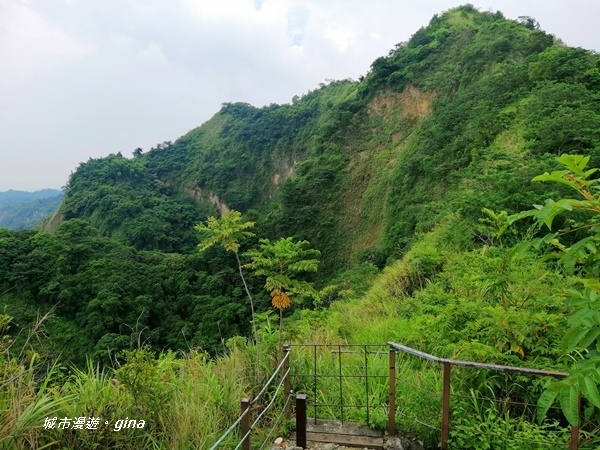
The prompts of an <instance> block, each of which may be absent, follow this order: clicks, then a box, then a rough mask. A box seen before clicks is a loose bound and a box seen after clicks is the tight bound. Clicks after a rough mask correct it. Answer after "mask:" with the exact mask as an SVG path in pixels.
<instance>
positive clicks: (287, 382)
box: [283, 344, 292, 420]
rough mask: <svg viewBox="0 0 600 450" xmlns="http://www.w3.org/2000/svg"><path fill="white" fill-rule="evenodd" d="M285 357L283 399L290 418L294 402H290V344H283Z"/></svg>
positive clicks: (287, 418)
mask: <svg viewBox="0 0 600 450" xmlns="http://www.w3.org/2000/svg"><path fill="white" fill-rule="evenodd" d="M283 357H284V358H285V360H284V363H283V376H284V377H285V378H284V379H283V401H284V402H285V403H284V404H285V419H286V420H290V419H291V418H292V403H291V402H290V399H291V397H290V396H291V395H292V386H291V383H290V346H289V345H288V344H286V345H284V346H283Z"/></svg>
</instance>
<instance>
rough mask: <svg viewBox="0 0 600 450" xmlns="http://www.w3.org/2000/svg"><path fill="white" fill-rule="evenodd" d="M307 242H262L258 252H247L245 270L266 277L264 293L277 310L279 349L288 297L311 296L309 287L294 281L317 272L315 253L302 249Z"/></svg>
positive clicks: (289, 300) (283, 239) (254, 250)
mask: <svg viewBox="0 0 600 450" xmlns="http://www.w3.org/2000/svg"><path fill="white" fill-rule="evenodd" d="M308 244H309V242H308V241H298V242H294V241H293V239H292V238H291V237H288V238H281V239H279V240H277V241H275V242H271V241H270V240H269V239H261V240H260V245H259V247H258V248H257V249H251V250H248V251H247V252H246V253H244V255H245V256H247V257H249V258H250V259H251V262H250V263H248V264H246V265H245V266H244V267H248V268H249V269H252V270H253V271H254V273H255V274H256V275H261V276H264V277H266V280H265V289H266V290H267V291H268V292H269V293H270V294H271V297H272V300H271V303H272V305H273V306H274V307H275V308H277V309H278V310H279V347H280V348H281V333H282V329H283V310H284V309H285V308H287V307H288V306H290V305H291V298H290V296H305V295H310V294H312V293H314V289H313V287H312V285H311V284H310V283H308V282H306V281H300V280H297V279H295V278H294V276H296V275H297V274H299V273H302V272H316V271H317V269H318V267H319V260H318V259H317V257H318V256H319V255H320V254H321V252H319V251H318V250H314V249H305V248H304V247H306V246H307V245H308Z"/></svg>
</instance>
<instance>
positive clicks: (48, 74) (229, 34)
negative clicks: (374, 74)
mask: <svg viewBox="0 0 600 450" xmlns="http://www.w3.org/2000/svg"><path fill="white" fill-rule="evenodd" d="M463 3H466V2H462V3H461V2H458V1H449V0H412V1H405V0H0V146H1V147H0V191H5V190H8V189H20V190H36V189H42V188H47V187H52V188H59V187H61V186H64V185H65V183H66V181H67V179H68V176H69V174H70V172H71V171H73V170H75V169H76V167H77V166H78V164H79V163H80V162H82V161H87V160H88V159H89V158H90V157H93V158H97V157H100V156H105V155H108V154H109V153H116V152H118V151H120V152H122V153H123V154H124V155H126V156H131V152H132V151H133V150H134V149H135V148H137V147H142V148H144V149H145V150H148V149H150V148H151V147H153V146H154V145H156V144H157V143H159V142H163V141H167V140H175V139H176V138H178V137H179V136H181V135H183V134H185V133H186V132H188V131H189V130H190V129H192V128H195V127H197V126H199V125H200V124H202V123H203V122H205V121H206V120H208V119H209V118H210V117H211V116H212V115H213V114H214V113H216V112H217V111H218V110H219V108H220V105H221V103H223V102H237V101H240V102H248V103H251V104H253V105H255V106H263V105H266V104H270V103H289V102H290V101H291V99H292V97H293V96H294V95H301V94H303V93H306V92H307V91H309V90H312V89H315V88H316V87H317V86H318V84H319V83H321V82H324V81H325V79H344V78H353V79H357V78H358V77H359V76H360V75H364V74H366V73H367V71H368V69H369V66H370V65H371V63H372V62H373V60H375V59H376V58H377V57H379V56H382V55H387V53H388V51H389V50H390V49H391V48H393V46H394V44H396V43H398V42H401V41H406V40H408V39H409V38H410V36H411V35H412V34H413V33H414V32H415V31H417V30H418V29H419V28H420V27H421V26H423V25H426V24H427V23H428V22H429V20H430V19H431V17H432V16H433V14H436V13H440V12H442V11H445V10H447V9H449V8H452V7H454V6H458V5H459V4H463ZM471 3H472V4H473V5H475V6H476V7H478V8H480V9H482V10H493V11H496V10H500V11H502V12H503V13H504V15H505V16H506V17H509V18H513V19H516V18H517V17H518V16H521V15H527V16H532V17H534V18H535V19H537V20H538V21H539V22H540V24H541V26H542V28H543V29H544V30H546V31H548V32H549V33H552V34H554V35H556V36H557V37H559V38H561V39H562V40H563V41H564V42H565V43H566V44H568V45H571V46H578V47H584V48H587V49H593V50H600V28H599V27H598V23H597V21H598V18H600V1H599V0H569V1H565V0H496V1H488V0H480V1H479V0H475V1H472V2H471Z"/></svg>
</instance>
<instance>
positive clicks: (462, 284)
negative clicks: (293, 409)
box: [0, 5, 600, 448]
mask: <svg viewBox="0 0 600 450" xmlns="http://www.w3.org/2000/svg"><path fill="white" fill-rule="evenodd" d="M567 155H587V156H588V157H589V160H588V159H577V158H575V159H570V158H572V157H570V156H567ZM584 163H585V164H584ZM586 164H587V165H586ZM590 167H600V56H599V55H597V54H596V53H594V52H591V51H587V50H584V49H580V48H570V47H567V46H565V45H564V44H563V43H562V42H561V41H560V40H559V39H558V38H556V37H554V36H552V35H549V34H547V33H545V32H544V31H543V30H541V29H540V28H539V25H538V24H537V22H536V21H535V20H534V19H531V18H524V19H523V20H521V21H513V20H507V19H505V18H504V17H503V15H502V14H501V13H500V12H496V13H491V12H480V11H478V10H477V9H475V8H474V7H472V6H470V5H466V6H461V7H458V8H455V9H452V10H450V11H447V12H444V13H443V14H440V15H439V16H438V15H436V16H435V17H433V18H432V19H431V21H430V23H429V25H428V26H426V27H423V28H421V29H419V30H418V31H417V32H416V33H415V34H414V35H413V36H412V37H411V39H410V40H409V41H408V42H401V43H398V44H397V45H396V46H395V48H393V49H392V50H390V52H389V54H388V55H386V56H382V57H380V58H378V59H376V60H375V61H374V62H373V64H372V65H371V67H370V70H369V71H368V73H367V74H366V75H365V76H364V77H361V79H360V80H358V81H354V80H339V81H330V82H327V83H324V84H322V85H320V86H319V87H318V88H316V89H315V90H313V91H311V92H308V93H306V94H304V95H301V96H297V97H295V98H294V99H293V101H292V103H291V104H284V105H270V106H266V107H263V108H256V107H253V106H251V105H249V104H244V103H227V104H223V105H222V108H221V110H220V111H219V112H217V113H216V114H215V115H214V116H213V117H212V118H211V119H210V120H209V121H207V122H206V123H204V124H202V125H201V126H200V127H198V128H196V129H194V130H192V131H190V132H189V133H188V134H186V135H185V136H183V137H181V138H179V139H177V140H176V141H175V142H164V143H162V144H158V145H157V146H156V147H155V148H152V149H150V150H148V151H143V150H142V149H136V150H134V151H133V155H132V157H131V158H128V157H125V156H123V155H122V154H120V153H117V154H111V155H109V156H107V157H105V158H100V159H90V160H89V161H87V162H84V163H82V164H81V165H80V166H79V167H78V168H77V170H76V171H75V172H74V173H73V174H72V175H71V177H70V178H69V180H68V183H67V185H66V188H65V196H64V200H63V201H62V203H61V205H60V206H59V208H58V209H57V211H55V213H54V214H53V216H52V217H51V218H49V219H47V220H46V222H45V223H44V224H43V226H42V229H41V230H39V231H10V230H8V229H0V275H1V276H0V306H1V307H2V312H3V313H4V314H5V315H4V316H1V317H2V320H3V322H0V329H2V330H3V332H4V337H3V340H0V351H2V352H3V353H1V354H0V392H1V393H2V397H0V402H2V403H1V404H0V406H1V407H2V408H3V409H0V414H2V417H0V422H2V423H3V424H4V425H0V431H2V430H3V429H5V430H8V431H7V433H8V432H10V433H12V437H10V438H6V439H5V440H3V441H0V442H1V443H2V445H5V446H6V448H13V447H11V446H17V448H18V447H19V446H21V447H23V448H25V447H27V445H28V444H27V443H28V442H29V443H32V442H33V443H35V445H43V444H49V443H51V442H54V441H55V440H58V441H62V442H63V445H66V446H67V447H69V446H71V447H76V448H88V447H89V448H112V447H114V446H119V447H120V448H148V447H149V446H150V445H154V446H156V447H157V448H189V446H195V447H199V448H206V447H207V446H208V445H209V444H210V443H211V442H212V441H214V439H215V438H216V436H218V434H219V431H221V430H223V429H226V428H227V427H228V426H229V424H230V423H231V422H232V421H233V420H234V419H235V414H236V412H237V409H236V408H237V403H236V402H238V401H239V398H240V396H241V395H242V393H248V392H252V390H253V389H256V387H257V386H259V385H260V384H261V382H262V381H264V376H265V374H266V373H268V371H269V370H270V368H271V367H272V365H273V361H274V359H275V357H276V355H277V354H278V347H279V344H280V342H282V341H283V340H285V341H290V340H291V341H294V342H323V343H331V342H335V343H339V342H347V343H377V344H381V343H385V342H387V341H390V340H395V341H397V342H400V343H403V344H406V345H410V346H412V347H415V348H418V349H420V350H422V351H426V352H430V353H434V354H436V355H438V356H440V357H452V358H458V359H464V360H475V361H483V362H488V363H499V364H509V365H516V366H525V367H535V368H545V369H549V370H562V371H566V372H569V371H573V370H574V371H575V372H576V373H579V375H580V376H581V377H583V378H579V380H580V381H579V382H578V381H568V380H567V381H566V382H564V384H562V385H560V386H557V385H550V388H549V389H547V390H545V391H544V389H545V387H546V385H547V384H548V380H541V381H540V380H538V381H531V380H526V379H517V380H512V379H508V378H502V377H498V378H494V377H493V376H483V375H482V376H479V377H476V376H474V375H466V374H464V378H463V380H462V383H461V385H460V387H459V386H457V387H456V389H457V390H459V389H465V390H466V391H469V389H471V392H475V393H477V392H482V393H485V395H490V392H492V393H493V395H497V396H498V398H503V396H510V397H511V398H513V399H516V400H519V401H524V402H533V403H535V402H537V401H538V398H540V396H541V395H542V393H543V398H544V399H545V403H544V402H542V406H549V405H550V404H551V403H552V401H553V400H554V399H557V401H559V403H560V405H561V406H562V407H563V409H564V410H566V411H567V412H566V419H565V417H564V416H563V415H561V414H559V413H557V412H556V411H555V412H552V411H554V410H552V411H551V412H550V413H549V414H550V416H549V419H547V422H544V421H543V420H544V419H543V417H541V418H540V420H542V423H541V424H538V425H536V424H535V423H534V418H533V417H530V416H528V415H527V414H526V413H523V414H522V415H521V416H519V417H512V416H510V415H509V414H508V413H507V414H505V412H504V411H501V410H500V409H495V407H488V408H487V409H486V410H473V405H470V404H469V403H468V402H463V403H460V405H459V408H462V411H463V413H464V414H462V418H461V419H460V420H458V419H457V420H458V421H457V422H456V423H455V424H454V432H455V434H454V435H453V439H454V441H453V442H454V445H455V447H454V448H513V447H510V446H506V447H502V445H505V444H498V443H497V442H496V443H494V442H491V443H490V442H488V441H485V442H484V441H483V440H482V439H484V438H482V437H481V433H480V431H481V427H482V424H487V425H488V431H489V430H491V431H495V432H496V433H500V434H502V433H504V432H505V431H506V430H508V429H510V430H511V431H510V434H513V435H519V436H522V437H523V436H525V437H526V438H527V439H533V440H535V439H538V438H539V439H540V440H542V441H543V440H544V439H547V438H548V436H547V433H549V431H548V428H549V427H550V425H551V424H552V423H554V425H556V426H554V425H553V426H554V428H557V427H558V429H559V431H560V430H562V431H560V432H564V430H565V429H566V426H567V425H568V422H567V420H569V421H572V420H571V419H572V414H569V411H572V407H571V406H572V404H573V401H576V399H577V395H578V393H579V391H581V390H583V393H584V402H585V405H584V406H585V411H586V420H589V421H590V424H591V425H590V424H588V425H589V427H591V428H590V429H592V430H594V426H595V425H594V424H595V423H597V421H596V422H594V421H595V420H596V416H595V414H596V412H595V411H596V410H595V409H594V407H600V395H598V393H597V390H594V389H593V388H592V387H590V386H593V385H594V383H596V382H597V381H598V380H599V379H600V375H598V373H599V372H598V371H597V370H596V368H595V367H597V366H595V365H594V364H596V363H595V362H594V361H595V360H594V359H593V357H594V356H595V354H596V349H595V345H596V342H597V338H598V336H600V329H598V328H597V324H598V323H600V321H598V319H597V315H598V312H597V311H598V308H597V305H596V303H597V300H596V297H595V295H596V294H595V293H596V292H600V288H599V287H598V286H599V285H598V282H597V279H598V276H599V274H598V267H600V266H598V264H597V261H598V260H599V259H598V257H597V256H596V250H595V248H596V247H595V245H596V243H597V242H599V241H600V238H598V239H596V237H597V236H598V234H597V233H598V230H597V226H596V221H595V219H594V217H593V215H594V214H596V213H598V212H600V209H598V208H599V207H598V205H597V204H596V203H593V202H594V201H596V202H597V199H598V197H597V196H598V194H597V190H596V185H595V181H594V180H595V178H594V177H597V174H594V172H586V170H588V169H589V168H590ZM560 170H563V172H557V171H560ZM544 173H548V174H554V175H547V176H546V177H545V178H544V176H542V177H541V178H540V177H538V178H537V180H538V181H535V182H534V181H532V180H533V179H534V177H536V176H539V175H541V174H544ZM557 174H558V175H557ZM565 180H567V181H568V182H565ZM539 181H558V182H554V183H543V182H539ZM573 189H575V190H577V191H578V193H579V194H581V195H583V198H584V200H582V201H584V202H587V203H574V202H575V201H574V200H573V201H558V199H561V198H563V199H564V198H569V197H571V196H572V195H573V194H572V191H573ZM549 199H554V200H556V202H554V203H553V202H552V201H551V200H549ZM545 202H546V203H545ZM533 205H545V206H539V207H538V209H535V208H534V206H533ZM557 205H558V206H557ZM237 211H240V212H241V213H242V214H241V215H240V214H237ZM544 229H546V230H545V231H544ZM547 233H553V234H550V235H549V234H547ZM544 236H545V237H544ZM211 239H212V240H211ZM536 239H537V240H536ZM199 244H200V247H199V246H198V245H199ZM214 244H216V245H214ZM552 248H556V249H558V251H559V253H560V252H562V253H563V254H565V255H569V257H568V258H566V259H565V258H564V257H561V256H560V255H555V254H554V253H552V251H551V249H552ZM240 275H242V276H240ZM581 280H584V281H583V287H581V286H582V284H581V283H582V281H581ZM586 280H587V281H586ZM594 280H595V284H594ZM577 282H579V285H577V284H574V283H577ZM565 292H567V293H569V292H570V294H565ZM577 292H578V293H579V294H577ZM569 295H570V298H571V300H570V301H571V303H569V302H568V301H567V300H566V299H567V297H569ZM577 295H579V297H577ZM573 299H575V300H573ZM577 299H579V300H577ZM584 303H585V305H588V306H589V307H588V308H587V309H585V308H584V312H581V311H579V312H578V313H577V314H575V315H573V316H571V314H572V313H573V311H574V310H573V307H577V306H578V305H579V307H580V308H581V305H582V304H584ZM594 311H595V312H594ZM278 316H279V317H278ZM573 317H575V319H573ZM280 319H281V321H280ZM577 320H579V322H578V321H577ZM277 323H279V326H278V325H277ZM568 330H570V331H568ZM565 333H567V338H566V339H567V340H566V344H565V340H564V339H563V336H565ZM240 336H241V337H240ZM561 341H562V344H561ZM135 349H138V350H137V351H136V350H135ZM177 352H179V353H177ZM176 354H177V355H179V356H176ZM586 358H587V359H586ZM581 360H585V361H588V364H592V366H589V365H588V366H585V367H587V369H585V370H583V369H582V370H583V372H581V371H580V372H577V370H575V369H574V368H573V362H574V361H581ZM55 361H58V363H54V362H55ZM325 363H326V362H324V363H323V364H325ZM69 364H70V365H69ZM86 364H87V366H86ZM96 364H97V365H96ZM102 368H104V369H102ZM422 369H423V368H422V367H418V366H411V365H410V364H409V363H407V364H406V365H405V366H403V368H402V369H400V370H402V371H403V372H402V373H403V376H404V377H405V379H407V380H411V379H414V380H417V379H418V380H420V382H423V383H425V385H426V386H433V385H434V384H435V383H436V382H437V381H439V380H437V379H436V378H435V376H434V375H428V374H427V373H425V372H423V371H422ZM586 370H587V372H586ZM231 371H236V372H237V373H239V375H240V376H239V377H234V378H228V377H227V373H228V372H231ZM186 374H187V375H186ZM190 374H194V377H195V378H194V379H193V380H192V379H190V377H192V375H190ZM15 377H16V378H15ZM111 377H113V378H114V380H117V381H118V383H111ZM9 379H13V380H15V379H16V380H18V383H12V384H11V386H12V387H7V386H8V384H7V383H6V382H3V380H9ZM39 380H45V381H43V382H42V383H41V385H38V384H36V383H39ZM140 380H141V381H140ZM140 383H141V384H140ZM590 383H591V384H590ZM201 386H204V387H201ZM217 386H222V387H220V388H217ZM432 388H433V387H432ZM196 391H202V392H196ZM136 392H138V393H137V394H136ZM139 392H141V393H139ZM404 395H405V396H406V397H405V402H406V404H407V405H408V406H407V408H409V409H411V410H412V411H413V412H417V413H418V414H420V417H422V418H423V420H425V418H427V417H428V414H429V415H432V414H433V413H432V411H431V408H430V405H429V403H428V401H427V400H425V399H423V398H421V397H419V396H418V394H417V393H415V392H411V391H410V390H406V392H404ZM482 395H484V394H482ZM12 398H19V399H20V400H19V402H12V400H10V399H12ZM574 399H575V400H574ZM385 401H386V400H385V398H384V399H381V402H385ZM9 404H10V405H11V406H10V407H9V406H7V405H9ZM77 404H85V405H86V408H88V411H92V412H95V413H98V414H100V413H101V412H102V413H105V414H106V415H107V416H110V417H111V418H120V416H121V415H122V416H126V415H128V416H129V417H132V416H134V415H135V414H136V411H137V412H138V413H139V411H143V412H144V414H146V415H147V417H149V418H150V419H149V420H151V421H152V423H153V425H152V426H151V427H149V428H147V429H145V430H142V431H140V430H127V432H123V433H121V434H118V435H117V434H115V433H112V434H111V433H110V432H109V431H107V432H102V433H97V434H93V435H91V436H92V437H90V436H87V437H84V436H83V435H82V434H77V433H75V432H74V433H62V434H61V432H60V430H50V431H48V430H42V429H41V427H40V423H39V420H40V417H42V416H43V415H46V411H52V412H51V413H48V414H54V415H57V414H58V415H61V414H62V415H63V416H64V415H69V414H71V415H74V414H76V410H77ZM31 405H34V406H35V408H34V407H33V406H31ZM36 408H37V409H36ZM44 408H47V409H44ZM136 408H137V409H136ZM35 414H38V415H35ZM90 415H91V414H90ZM188 416H189V417H188ZM209 416H210V417H209ZM41 420H42V422H43V418H42V419H41ZM434 420H437V419H434ZM36 421H37V422H36ZM113 422H114V421H113ZM376 422H377V421H376V420H375V421H374V423H372V424H371V425H374V426H378V425H380V424H378V423H376ZM167 424H177V426H173V427H171V428H169V426H167ZM200 424H202V425H200ZM2 426H4V427H5V428H2ZM399 426H401V427H404V428H405V429H412V430H414V431H416V432H418V433H419V435H420V436H421V437H422V439H424V440H425V441H426V443H428V444H427V445H430V446H431V447H432V448H434V447H435V445H436V444H435V440H436V439H437V435H436V433H435V432H432V431H431V430H428V429H427V428H423V427H419V426H417V427H416V428H415V426H414V423H410V422H405V421H400V423H399ZM478 427H480V428H478ZM503 427H504V428H503ZM478 430H479V431H478ZM507 433H508V432H507ZM565 433H566V432H565ZM0 436H2V433H0ZM133 437H135V438H136V439H137V440H136V439H132V438H133ZM586 438H587V441H586V442H588V443H589V445H594V444H592V442H594V439H596V434H595V431H591V432H589V433H588V435H586ZM0 439H3V438H1V437H0ZM85 439H90V441H89V442H88V441H85ZM536 445H537V444H536ZM59 448H60V447H59ZM514 448H525V447H518V446H517V447H514ZM527 448H547V447H543V445H542V444H540V446H539V447H538V446H535V445H532V446H531V447H527Z"/></svg>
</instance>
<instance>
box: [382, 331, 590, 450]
mask: <svg viewBox="0 0 600 450" xmlns="http://www.w3.org/2000/svg"><path fill="white" fill-rule="evenodd" d="M388 345H389V346H390V356H389V357H390V364H389V367H390V382H389V396H390V402H389V416H388V434H390V435H394V434H395V427H396V424H395V420H396V417H395V416H396V352H397V351H400V352H403V353H407V354H410V355H414V356H417V357H419V358H421V359H424V360H427V361H431V362H433V363H437V364H440V365H441V366H442V368H443V381H442V407H441V428H439V431H440V433H441V448H442V450H447V449H448V442H449V437H450V398H451V396H456V397H465V398H473V399H478V400H485V401H494V400H492V399H485V398H478V397H476V396H473V395H472V396H461V395H456V394H451V389H450V388H451V373H452V366H457V367H470V368H475V369H479V370H493V371H500V372H513V373H519V374H526V375H535V376H549V377H554V378H565V377H567V376H568V375H569V374H568V373H565V372H553V371H548V370H539V369H529V368H524V367H514V366H503V365H498V364H484V363H477V362H473V361H461V360H455V359H447V358H439V357H437V356H434V355H430V354H428V353H424V352H421V351H418V350H415V349H413V348H410V347H407V346H405V345H401V344H397V343H395V342H388ZM431 394H434V395H437V393H434V392H431ZM505 403H507V404H519V405H525V406H535V405H532V404H528V403H519V402H513V401H506V402H505ZM419 423H421V424H422V425H426V426H430V427H431V425H429V424H426V423H422V422H419ZM436 429H437V427H436ZM579 431H580V427H579V426H573V427H571V433H570V439H569V443H568V445H569V448H570V449H571V450H576V449H578V448H579ZM490 435H491V433H490ZM500 437H506V436H500ZM515 439H519V438H515ZM548 444H550V445H557V444H558V445H560V443H556V442H548Z"/></svg>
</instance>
